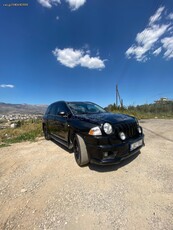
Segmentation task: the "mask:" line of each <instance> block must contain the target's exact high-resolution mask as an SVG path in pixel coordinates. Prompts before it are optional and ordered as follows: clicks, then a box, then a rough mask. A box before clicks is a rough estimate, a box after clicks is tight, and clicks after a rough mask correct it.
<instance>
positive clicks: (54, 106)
mask: <svg viewBox="0 0 173 230" xmlns="http://www.w3.org/2000/svg"><path fill="white" fill-rule="evenodd" d="M57 113H58V103H56V104H52V105H51V108H50V112H49V114H51V115H57Z"/></svg>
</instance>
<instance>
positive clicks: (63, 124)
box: [54, 102, 70, 141]
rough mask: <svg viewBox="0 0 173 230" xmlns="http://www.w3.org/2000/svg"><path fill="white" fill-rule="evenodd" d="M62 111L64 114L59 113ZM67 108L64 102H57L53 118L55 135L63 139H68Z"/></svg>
mask: <svg viewBox="0 0 173 230" xmlns="http://www.w3.org/2000/svg"><path fill="white" fill-rule="evenodd" d="M62 112H64V113H65V114H64V115H63V114H61V113H62ZM69 112H70V111H69V109H68V108H67V106H66V104H65V102H59V103H58V104H57V110H56V115H55V118H54V121H55V135H56V136H57V137H58V138H60V139H62V140H64V141H68V130H69V128H68V116H67V114H68V113H69Z"/></svg>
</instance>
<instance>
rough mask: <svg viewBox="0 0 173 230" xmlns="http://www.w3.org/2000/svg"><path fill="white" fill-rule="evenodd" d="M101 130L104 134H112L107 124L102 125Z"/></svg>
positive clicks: (110, 126)
mask: <svg viewBox="0 0 173 230" xmlns="http://www.w3.org/2000/svg"><path fill="white" fill-rule="evenodd" d="M103 130H104V132H105V133H106V134H111V133H112V125H111V124H109V123H104V125H103Z"/></svg>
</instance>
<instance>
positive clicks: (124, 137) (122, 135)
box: [119, 132, 126, 141]
mask: <svg viewBox="0 0 173 230" xmlns="http://www.w3.org/2000/svg"><path fill="white" fill-rule="evenodd" d="M119 136H120V138H121V140H122V141H124V140H125V139H126V135H125V133H123V132H120V133H119Z"/></svg>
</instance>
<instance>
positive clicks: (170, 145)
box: [0, 120, 173, 230]
mask: <svg viewBox="0 0 173 230" xmlns="http://www.w3.org/2000/svg"><path fill="white" fill-rule="evenodd" d="M141 125H142V126H143V128H144V132H145V143H146V146H145V147H144V148H143V149H142V150H141V154H139V155H138V156H136V157H134V158H132V159H130V160H128V161H125V162H124V163H122V164H121V165H119V166H109V167H108V166H106V167H101V166H100V167H99V166H94V165H89V166H87V167H84V168H80V167H78V166H77V164H76V163H75V160H74V156H73V154H71V153H69V152H68V151H66V150H65V149H63V148H61V147H60V146H58V145H56V144H55V143H53V142H52V141H45V140H44V139H40V140H39V141H38V142H34V143H29V142H26V143H20V144H14V145H12V146H10V147H6V148H1V149H0V229H22V230H27V229H53V230H54V229H56V230H57V229H67V230H71V229H72V230H73V229H74V230H85V229H87V230H90V229H94V230H97V229H102V230H105V229H124V230H126V229H128V230H131V229H132V230H135V229H138V230H139V229H140V230H141V229H157V230H158V229H164V230H165V229H169V230H172V229H173V120H144V121H141Z"/></svg>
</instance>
